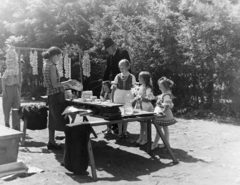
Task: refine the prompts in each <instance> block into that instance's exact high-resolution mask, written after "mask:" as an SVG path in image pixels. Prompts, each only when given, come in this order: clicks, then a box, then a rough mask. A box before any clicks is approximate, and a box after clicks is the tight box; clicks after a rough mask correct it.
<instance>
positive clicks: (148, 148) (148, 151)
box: [147, 120, 152, 154]
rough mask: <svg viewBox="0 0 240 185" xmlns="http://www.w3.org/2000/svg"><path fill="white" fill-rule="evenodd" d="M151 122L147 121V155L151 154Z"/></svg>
mask: <svg viewBox="0 0 240 185" xmlns="http://www.w3.org/2000/svg"><path fill="white" fill-rule="evenodd" d="M151 123H152V120H147V153H148V154H151V145H152V127H151Z"/></svg>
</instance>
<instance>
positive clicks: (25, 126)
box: [21, 117, 27, 146]
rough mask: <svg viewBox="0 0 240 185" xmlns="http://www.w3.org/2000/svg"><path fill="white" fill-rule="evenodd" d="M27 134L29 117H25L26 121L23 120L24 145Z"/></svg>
mask: <svg viewBox="0 0 240 185" xmlns="http://www.w3.org/2000/svg"><path fill="white" fill-rule="evenodd" d="M26 134H27V118H26V117H24V122H23V137H22V142H21V144H22V146H23V145H25V140H26Z"/></svg>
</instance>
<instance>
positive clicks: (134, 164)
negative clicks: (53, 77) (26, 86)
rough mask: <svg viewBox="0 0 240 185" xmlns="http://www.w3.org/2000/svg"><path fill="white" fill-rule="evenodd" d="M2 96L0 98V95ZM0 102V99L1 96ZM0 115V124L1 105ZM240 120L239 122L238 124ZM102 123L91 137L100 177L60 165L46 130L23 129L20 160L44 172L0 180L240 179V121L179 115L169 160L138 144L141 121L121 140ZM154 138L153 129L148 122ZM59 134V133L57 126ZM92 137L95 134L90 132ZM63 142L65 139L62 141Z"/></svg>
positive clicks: (45, 183) (46, 183) (222, 182)
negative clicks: (173, 157)
mask: <svg viewBox="0 0 240 185" xmlns="http://www.w3.org/2000/svg"><path fill="white" fill-rule="evenodd" d="M0 101H1V100H0ZM0 103H1V102H0ZM0 119H1V120H2V122H1V124H3V115H2V108H0ZM239 125H240V124H239ZM103 129H105V127H104V126H99V127H94V130H95V131H96V132H97V133H98V138H97V139H93V140H92V144H93V152H94V156H95V163H96V167H97V175H98V181H94V180H93V179H92V176H91V168H90V167H89V168H88V172H89V175H88V176H76V175H74V174H72V173H70V172H68V171H67V170H66V169H65V168H64V167H62V166H61V165H60V160H61V159H62V156H63V155H62V152H56V153H53V152H51V151H48V150H47V148H46V144H47V141H48V131H47V129H46V130H41V131H31V130H27V139H26V144H25V146H21V147H20V148H19V155H18V160H21V161H23V162H24V163H25V164H26V165H27V166H34V167H37V168H40V169H43V170H44V172H43V173H39V174H34V175H31V176H27V177H18V178H15V179H12V180H9V181H3V180H0V184H9V185H15V184H16V185H26V184H31V185H32V184H41V185H55V184H64V185H67V184H68V185H70V184H71V185H72V184H89V185H90V184H109V185H110V184H111V185H112V184H130V185H131V184H140V185H141V184H150V185H157V184H158V185H160V184H161V185H165V184H169V185H175V184H176V185H187V184H190V185H194V184H196V185H213V184H217V185H234V184H240V175H239V174H240V157H239V156H240V147H239V146H240V137H239V134H240V126H238V123H235V125H233V124H221V123H217V122H209V121H203V120H185V119H178V123H177V124H175V125H173V126H171V127H170V137H171V141H170V143H171V146H172V148H173V151H174V153H175V155H176V157H177V159H178V160H179V164H177V165H173V164H172V160H171V159H170V156H169V155H168V153H167V152H166V151H164V150H162V149H157V150H154V151H153V156H149V155H148V154H147V153H146V152H145V151H146V147H141V148H140V147H137V146H136V145H135V144H134V142H133V141H134V140H135V139H137V137H138V133H139V123H137V122H136V123H130V124H129V129H128V131H129V132H130V134H131V135H130V138H129V139H128V140H125V141H121V142H119V141H118V140H117V138H116V136H114V135H113V136H111V137H107V138H105V137H104V134H102V133H101V131H102V130H103ZM152 131H153V133H152V138H154V137H155V129H154V128H152ZM56 135H57V136H62V135H63V133H61V132H57V133H56ZM92 137H93V136H92ZM60 143H62V144H63V143H64V140H62V141H60Z"/></svg>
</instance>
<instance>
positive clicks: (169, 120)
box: [152, 77, 176, 150]
mask: <svg viewBox="0 0 240 185" xmlns="http://www.w3.org/2000/svg"><path fill="white" fill-rule="evenodd" d="M173 84H174V83H173V81H171V80H169V79H167V78H166V77H162V78H160V79H159V80H158V86H159V89H160V90H161V92H162V94H161V95H159V96H158V97H157V99H158V100H157V106H156V107H155V110H154V112H155V113H164V114H165V117H163V118H162V117H159V118H156V120H155V121H156V123H157V124H156V125H157V127H159V128H160V129H163V131H164V135H165V138H166V140H167V141H168V143H169V130H168V126H169V125H173V124H175V123H176V120H175V118H174V117H173V114H172V110H171V109H172V108H173V106H174V105H173V102H172V99H173V95H172V92H171V90H170V89H171V87H172V86H173ZM159 139H160V136H159V134H158V133H157V134H156V137H155V141H154V143H153V144H152V150H154V149H155V148H158V147H159V148H164V147H165V146H164V145H158V141H159Z"/></svg>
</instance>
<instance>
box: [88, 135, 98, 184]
mask: <svg viewBox="0 0 240 185" xmlns="http://www.w3.org/2000/svg"><path fill="white" fill-rule="evenodd" d="M88 156H89V163H90V166H91V170H92V176H93V179H94V180H97V173H96V166H95V161H94V156H93V151H92V144H91V139H90V138H89V141H88Z"/></svg>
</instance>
